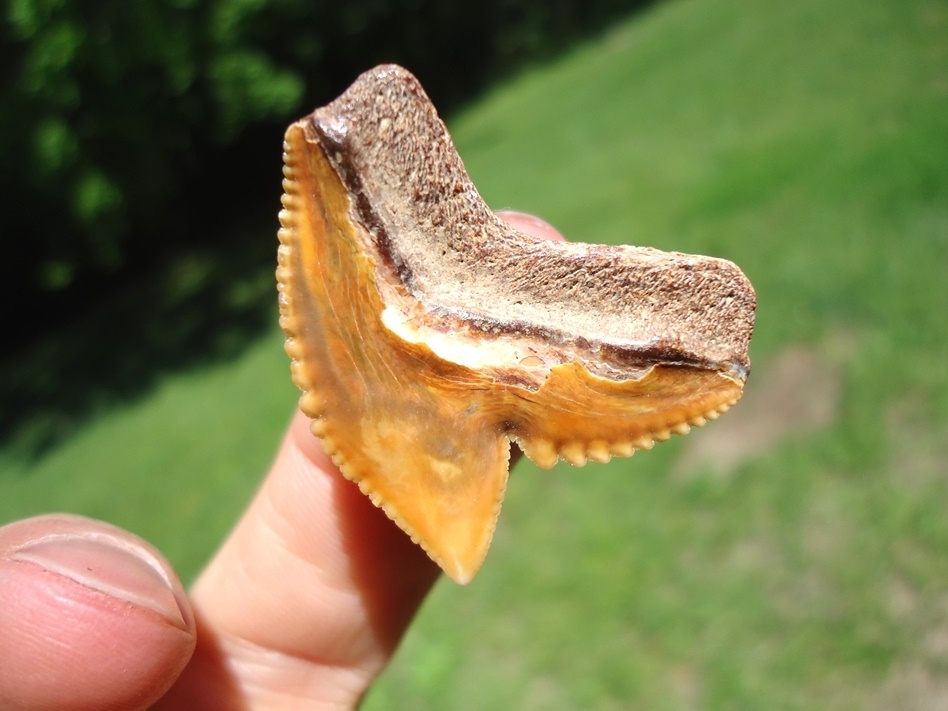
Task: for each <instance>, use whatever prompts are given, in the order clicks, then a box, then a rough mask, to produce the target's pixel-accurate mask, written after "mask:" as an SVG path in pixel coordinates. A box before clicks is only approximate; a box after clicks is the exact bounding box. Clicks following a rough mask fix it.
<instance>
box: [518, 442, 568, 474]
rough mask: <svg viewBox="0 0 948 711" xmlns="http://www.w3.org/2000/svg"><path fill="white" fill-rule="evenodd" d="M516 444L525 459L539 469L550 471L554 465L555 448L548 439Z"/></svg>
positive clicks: (555, 458) (555, 459) (555, 457)
mask: <svg viewBox="0 0 948 711" xmlns="http://www.w3.org/2000/svg"><path fill="white" fill-rule="evenodd" d="M517 444H518V445H519V446H520V449H522V450H523V453H524V454H526V455H527V458H528V459H530V461H531V462H533V463H534V464H536V465H537V466H538V467H540V468H541V469H551V468H552V467H553V465H554V464H556V461H557V459H558V457H557V455H556V447H554V446H553V443H552V442H550V441H549V440H548V439H525V440H517Z"/></svg>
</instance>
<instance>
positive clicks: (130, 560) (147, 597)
mask: <svg viewBox="0 0 948 711" xmlns="http://www.w3.org/2000/svg"><path fill="white" fill-rule="evenodd" d="M7 557H8V558H9V559H11V560H15V561H22V562H26V563H33V564H35V565H38V566H40V567H42V568H44V569H45V570H48V571H49V572H51V573H55V574H57V575H62V576H63V577H65V578H69V579H70V580H74V581H75V582H77V583H79V584H80V585H83V586H85V587H87V588H90V589H92V590H96V591H98V592H101V593H104V594H106V595H109V596H111V597H114V598H117V599H119V600H123V601H125V602H128V603H131V604H132V605H137V606H139V607H143V608H146V609H149V610H152V611H153V612H156V613H157V614H159V615H161V616H162V617H163V618H164V619H165V620H167V621H168V622H169V623H170V624H172V625H174V626H175V627H178V628H180V629H183V630H186V629H187V624H186V623H185V621H184V615H183V614H182V612H181V606H180V605H179V604H178V600H177V598H176V597H175V587H176V586H175V583H174V582H173V581H172V580H170V579H169V578H168V575H167V573H166V572H165V571H164V569H163V567H162V565H161V563H160V562H159V561H158V560H157V559H156V558H155V556H154V554H152V553H151V552H150V551H148V550H147V549H145V548H144V547H142V546H138V545H136V544H135V543H134V542H133V541H128V540H123V539H119V538H116V537H114V536H110V535H108V534H106V533H98V532H90V533H79V534H72V533H65V534H53V535H50V536H44V537H42V538H39V539H37V540H35V541H30V542H29V543H26V544H25V545H22V546H19V547H18V548H15V549H13V550H12V551H10V553H9V554H8V555H7Z"/></svg>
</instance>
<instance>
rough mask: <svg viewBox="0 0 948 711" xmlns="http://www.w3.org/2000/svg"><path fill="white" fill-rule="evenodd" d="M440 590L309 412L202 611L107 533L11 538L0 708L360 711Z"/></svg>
mask: <svg viewBox="0 0 948 711" xmlns="http://www.w3.org/2000/svg"><path fill="white" fill-rule="evenodd" d="M500 215H501V217H503V219H505V220H506V221H507V222H508V223H510V224H512V225H513V226H514V227H516V228H517V229H519V230H521V231H523V232H527V233H530V234H533V235H534V236H537V237H545V238H548V239H562V237H561V236H560V235H559V234H558V233H557V232H556V231H555V230H554V229H553V228H552V227H550V226H549V225H546V224H545V223H543V222H541V221H539V220H537V219H536V218H533V217H531V216H529V215H523V214H520V213H512V212H505V213H500ZM438 575H439V570H438V568H437V566H436V565H435V564H434V563H432V562H431V560H430V559H429V558H428V557H427V556H426V555H425V553H424V552H423V551H422V550H421V549H420V548H419V547H418V546H416V545H415V544H413V543H412V542H411V540H410V539H409V538H408V537H407V536H405V535H404V534H403V533H402V532H401V531H400V530H399V529H398V528H397V527H396V526H395V524H394V523H392V522H391V521H390V520H389V519H388V518H387V517H386V516H385V514H384V513H383V512H382V511H381V510H380V509H377V508H376V507H375V506H373V505H372V503H371V502H370V501H369V499H368V498H367V497H366V496H364V495H363V494H362V493H361V492H360V491H359V489H358V487H357V486H356V485H354V484H353V483H351V482H349V481H348V480H346V479H345V478H344V477H343V476H342V474H341V473H340V472H339V470H338V469H337V468H336V467H335V465H333V463H332V461H331V460H330V459H329V458H328V457H327V456H326V455H325V454H324V453H323V451H322V449H321V448H320V444H319V441H318V440H317V439H316V438H315V437H313V435H312V434H310V432H309V427H308V420H307V418H305V417H304V416H303V415H301V414H300V413H297V415H296V416H295V417H294V419H293V421H292V423H291V424H290V427H289V430H288V432H287V435H286V437H285V438H284V441H283V444H282V446H281V448H280V450H279V453H278V455H277V457H276V460H275V462H274V464H273V467H272V469H271V470H270V473H269V475H268V476H267V477H266V479H265V480H264V482H263V484H262V486H261V488H260V490H259V492H258V493H257V495H256V496H255V498H254V500H253V501H252V503H251V504H250V506H249V508H248V509H247V511H246V512H245V513H244V515H243V517H242V519H241V521H240V522H239V523H238V524H237V526H236V528H235V529H234V531H233V532H232V533H231V534H230V536H229V537H228V539H227V540H226V541H225V542H224V544H223V545H222V547H221V548H220V550H219V551H218V552H217V554H216V555H215V557H214V558H213V560H212V561H211V562H210V564H209V565H208V567H207V568H206V570H205V571H204V572H203V573H202V574H201V576H200V577H199V578H198V580H197V582H196V583H195V584H194V587H193V589H192V590H191V593H190V597H189V596H188V595H186V594H185V592H184V590H183V588H182V586H181V583H180V582H179V580H178V578H177V576H176V575H175V573H174V571H173V570H172V569H171V566H170V565H169V564H168V563H167V561H165V560H164V558H163V557H162V556H161V554H160V553H158V552H157V551H156V550H155V549H154V548H152V547H151V546H150V545H149V544H147V543H145V542H144V541H142V540H140V539H139V538H137V537H136V536H134V535H132V534H131V533H128V532H127V531H123V530H121V529H118V528H115V527H114V526H110V525H108V524H106V523H102V522H99V521H93V520H90V519H86V518H82V517H78V516H69V515H64V514H58V515H51V516H40V517H37V518H32V519H26V520H23V521H19V522H16V523H12V524H9V525H7V526H4V527H2V528H0V711H6V710H7V709H11V710H12V709H16V710H17V711H31V710H33V709H57V710H58V711H70V710H72V709H77V710H78V709H82V710H83V711H94V710H96V709H102V710H103V711H105V710H108V711H120V710H131V709H144V708H148V707H152V706H153V707H154V708H157V709H163V708H167V709H177V710H180V711H187V710H188V709H202V710H205V711H214V710H215V709H241V710H246V711H250V710H258V709H259V710H262V709H277V708H279V709H294V708H306V709H351V708H353V707H355V706H356V705H357V704H358V702H359V699H361V698H362V696H363V695H364V694H365V692H366V690H367V689H368V687H369V685H370V684H371V682H372V681H373V680H374V679H375V678H376V676H378V674H379V673H380V672H381V671H382V669H384V667H385V665H386V664H387V663H388V661H389V660H390V659H391V656H392V654H393V652H394V650H395V648H396V647H397V645H398V642H399V641H400V639H401V637H402V635H403V634H404V632H405V630H406V628H407V626H408V624H409V623H410V621H411V619H412V617H413V616H414V614H415V612H416V610H417V609H418V606H419V605H420V604H421V602H422V600H423V599H424V597H425V595H426V594H427V592H428V590H429V589H430V588H431V586H432V584H433V583H434V581H435V580H436V579H437V577H438Z"/></svg>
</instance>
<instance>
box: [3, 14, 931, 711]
mask: <svg viewBox="0 0 948 711" xmlns="http://www.w3.org/2000/svg"><path fill="white" fill-rule="evenodd" d="M449 123H450V126H451V128H452V131H453V133H454V136H455V139H456V141H457V144H458V147H459V149H460V151H461V153H462V155H463V156H464V158H465V161H466V164H467V166H468V168H469V170H470V172H471V174H472V176H473V178H474V181H475V183H476V184H477V185H478V186H479V187H480V188H481V190H482V193H483V194H484V196H485V198H487V200H488V202H489V203H490V204H491V205H492V206H494V207H497V208H500V207H508V206H510V207H516V208H518V209H523V210H530V211H534V212H536V213H538V214H540V215H543V216H544V217H546V218H547V219H549V220H550V221H551V222H553V223H554V224H555V225H557V226H558V227H559V228H560V229H561V230H562V231H563V232H564V233H565V234H566V235H567V236H568V237H570V238H571V239H575V240H585V241H593V242H612V243H617V242H630V243H635V244H649V245H653V246H656V247H661V248H665V249H675V250H680V251H688V252H700V253H708V254H714V255H718V256H724V257H728V258H730V259H733V260H734V261H736V262H737V263H738V264H740V265H741V266H742V267H743V268H744V269H745V271H746V272H747V274H748V275H749V276H750V278H751V280H752V281H753V282H754V284H755V286H756V288H757V291H758V298H759V310H758V326H757V331H756V335H755V339H754V345H753V351H752V356H753V358H754V368H755V372H754V375H752V377H751V381H750V383H749V385H748V390H749V391H750V389H751V388H753V387H754V386H755V382H765V381H766V379H767V374H768V368H769V367H770V366H771V365H772V364H773V363H775V361H776V360H777V358H778V355H779V354H780V353H781V352H782V351H783V350H784V349H785V348H787V347H789V346H798V345H803V346H805V347H807V348H809V349H810V350H811V351H812V352H814V353H816V354H817V355H818V357H819V358H820V359H821V360H822V361H824V362H825V363H826V364H827V368H828V370H829V371H830V372H832V373H833V374H834V377H835V378H836V380H837V381H838V387H839V399H838V403H837V405H836V410H835V413H834V415H835V416H834V417H833V420H832V423H831V425H829V426H828V427H824V428H822V429H819V430H817V431H809V432H807V431H800V432H797V433H791V436H789V437H785V438H783V439H781V440H780V441H778V442H777V444H776V445H775V446H774V447H772V448H771V449H770V450H768V451H767V452H765V453H764V454H762V455H759V456H756V457H753V458H751V459H749V460H745V461H743V462H742V464H741V465H740V466H739V468H738V469H737V470H736V471H733V472H730V473H724V474H722V473H715V472H714V471H713V468H712V467H711V466H710V465H709V466H707V467H705V468H704V469H701V470H700V471H697V472H694V473H692V474H690V475H688V476H678V475H675V474H674V471H675V465H676V462H677V461H678V460H679V457H680V456H681V454H682V452H683V447H685V446H687V442H688V440H681V441H675V442H672V443H668V444H665V445H661V446H660V447H658V448H656V450H654V451H653V452H649V453H646V454H639V455H637V456H636V457H634V458H633V459H631V460H621V461H616V462H613V463H612V464H610V465H607V466H598V465H589V466H587V467H586V468H585V469H582V470H577V469H572V468H570V467H568V466H560V467H558V468H556V469H555V470H554V471H552V472H539V471H537V470H536V469H535V468H533V467H531V466H530V465H529V464H528V463H525V464H524V465H521V466H520V468H519V469H518V470H517V472H516V473H515V475H514V476H513V478H512V481H511V486H510V490H509V493H508V497H507V502H506V504H505V507H504V513H503V515H502V517H501V524H500V528H499V530H498V532H497V536H496V539H495V543H494V546H493V548H492V550H491V553H490V555H489V556H488V560H487V562H486V565H485V567H484V569H483V570H482V572H481V573H480V574H479V576H478V577H477V578H476V580H475V581H474V582H473V583H472V584H471V585H470V586H468V587H466V588H459V587H456V586H454V585H452V584H450V583H448V582H443V583H441V584H440V585H439V586H438V587H437V588H436V590H435V592H434V594H433V596H432V598H431V599H430V601H429V602H428V603H427V604H426V606H425V608H424V609H423V611H422V614H421V616H420V618H419V619H418V620H417V623H416V624H415V625H414V627H413V628H412V630H411V632H410V634H409V636H408V639H407V640H406V643H405V644H404V646H403V647H402V649H401V650H400V652H399V654H398V657H397V658H396V661H395V663H394V665H393V667H392V668H391V669H390V670H389V672H388V673H387V674H386V676H385V677H384V678H383V679H382V681H381V682H380V683H379V684H378V686H377V687H376V688H375V689H374V691H373V692H372V693H371V694H370V696H369V699H368V700H367V702H366V705H365V706H366V708H367V709H369V711H381V710H382V709H409V708H410V709H413V710H419V711H424V710H425V709H460V710H471V711H473V710H476V709H498V708H502V709H507V708H516V709H576V708H595V709H630V708H637V709H648V710H649V711H652V710H661V709H691V708H709V709H743V708H747V709H768V710H772V709H801V710H802V709H814V708H819V709H864V708H878V709H925V708H940V707H941V706H943V705H944V704H945V703H946V700H948V623H946V622H945V620H946V602H945V601H946V600H948V516H946V511H948V439H946V437H945V433H946V432H948V366H946V361H948V290H946V286H945V285H946V284H948V7H946V5H945V4H944V3H943V2H941V1H940V0H927V1H926V0H837V1H836V2H833V3H826V2H822V1H818V0H798V1H797V2H793V3H762V2H755V1H753V0H703V1H699V0H669V1H668V2H666V3H663V4H660V5H658V6H656V7H655V8H654V9H653V10H651V11H649V12H647V13H645V14H644V15H641V16H638V17H635V18H632V19H631V20H630V21H628V22H626V23H624V24H621V25H618V26H616V27H614V28H613V29H612V30H611V31H610V32H609V33H608V34H607V35H606V36H604V37H602V38H600V39H599V40H598V41H596V42H594V43H590V44H588V45H586V46H584V47H581V48H578V49H577V50H576V51H574V52H572V53H571V54H570V55H569V56H567V57H565V58H563V59H562V60H561V61H559V62H557V63H555V64H553V65H550V66H544V67H537V68H535V69H534V70H532V71H529V72H527V73H525V74H524V75H523V76H521V77H519V78H518V79H516V80H515V81H512V82H510V83H509V84H507V85H504V86H502V87H498V88H497V89H496V90H494V91H493V92H491V93H490V94H489V95H487V96H485V97H484V98H483V100H481V101H480V102H478V103H477V104H476V105H474V106H472V107H470V108H469V110H468V111H466V112H464V113H463V114H462V115H459V116H456V117H454V119H453V120H452V121H451V122H449ZM265 238H266V237H265ZM287 370H288V369H287V364H286V361H285V357H284V356H283V354H282V353H281V352H280V348H279V335H278V334H277V333H276V331H275V329H274V330H273V331H272V332H271V333H268V334H266V335H265V336H264V337H262V338H261V339H260V340H259V342H257V343H254V344H253V345H251V346H250V347H249V348H248V349H247V350H246V351H245V352H244V353H243V355H241V356H240V357H238V358H235V359H233V360H229V361H227V362H224V363H221V364H218V365H205V366H203V367H202V368H201V369H197V370H192V371H188V372H184V373H181V374H177V375H171V376H168V377H166V378H164V379H163V380H162V381H161V382H160V383H159V384H158V385H157V386H155V388H154V389H153V390H152V391H150V392H148V393H147V394H146V395H144V396H142V397H141V398H140V399H138V400H137V401H132V402H129V403H127V404H124V405H121V406H119V407H116V408H114V409H112V410H110V411H108V412H106V413H105V414H102V415H100V416H98V417H95V418H93V419H90V420H89V421H88V423H87V424H85V425H84V426H83V427H81V428H80V429H79V430H78V432H77V433H76V434H75V436H73V437H72V438H70V439H68V440H67V441H65V442H63V443H61V444H60V445H58V446H56V447H55V448H54V449H52V450H51V451H49V452H48V453H47V454H46V455H45V456H44V457H42V458H40V459H38V460H35V461H30V460H23V459H21V458H17V457H16V456H15V452H16V451H17V450H16V448H15V446H14V444H15V443H14V444H11V445H9V446H8V448H7V450H5V451H0V520H8V519H11V518H14V517H18V516H21V515H26V514H30V513H34V512H36V511H40V510H47V509H70V510H77V511H82V512H84V513H88V514H91V515H95V516H100V517H103V518H107V519H110V520H113V521H115V522H116V523H119V524H121V525H125V526H127V527H129V528H131V529H133V530H135V531H137V532H139V533H141V534H143V535H145V536H147V537H149V538H151V539H152V540H153V541H155V542H156V543H157V544H158V545H159V546H161V547H162V548H163V549H164V550H165V551H166V552H167V553H168V555H169V557H170V558H171V559H172V560H173V561H174V562H175V563H176V564H178V565H179V566H180V568H181V569H182V571H183V572H184V574H185V575H186V576H190V575H192V574H193V573H194V571H195V570H196V569H197V567H198V566H199V564H200V562H201V560H203V559H204V557H205V556H206V555H207V554H208V553H209V552H210V550H211V549H212V548H213V546H214V545H215V542H216V541H217V540H218V539H219V536H220V535H221V534H222V532H223V531H224V530H226V528H227V527H228V525H230V522H232V520H233V518H234V516H236V512H237V511H238V510H239V507H240V506H241V504H242V502H243V501H245V500H246V498H247V497H248V496H249V494H250V492H251V490H252V488H253V486H254V485H255V482H256V478H257V477H258V476H259V473H260V472H261V471H262V470H263V469H264V468H265V466H266V464H267V462H268V460H269V458H270V456H271V455H272V452H273V450H274V448H275V446H276V443H277V441H278V437H279V433H280V432H281V431H282V428H283V426H284V424H285V421H286V419H287V418H288V416H289V412H290V410H291V408H292V403H293V400H294V394H293V392H292V388H291V386H290V385H289V378H288V374H287ZM770 405H771V407H772V408H773V409H774V410H775V411H777V412H779V411H780V409H781V405H782V403H780V402H773V403H770ZM738 414H739V410H735V412H734V415H733V417H737V416H738ZM726 421H727V418H725V419H724V420H722V422H721V423H716V424H715V425H712V427H724V426H725V423H726ZM689 439H690V438H689Z"/></svg>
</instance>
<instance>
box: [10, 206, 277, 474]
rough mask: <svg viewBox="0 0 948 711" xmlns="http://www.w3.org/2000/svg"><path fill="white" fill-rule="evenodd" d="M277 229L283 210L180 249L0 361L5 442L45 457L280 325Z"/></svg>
mask: <svg viewBox="0 0 948 711" xmlns="http://www.w3.org/2000/svg"><path fill="white" fill-rule="evenodd" d="M258 212H259V211H258ZM276 230H277V221H276V210H275V209H274V210H269V211H267V212H266V213H265V214H263V215H258V216H257V217H254V218H253V219H251V220H250V221H249V222H248V223H245V224H244V225H243V226H241V227H240V229H239V232H238V233H237V234H233V235H232V236H230V237H229V238H228V240H227V243H226V244H222V243H221V242H220V241H219V242H218V243H217V244H214V245H210V246H204V247H200V248H184V249H178V250H177V251H175V252H173V253H170V254H168V255H167V256H164V257H162V258H161V259H160V261H159V262H157V263H155V264H153V265H151V266H150V267H149V268H147V269H145V270H142V273H141V275H140V277H139V278H138V279H137V280H136V281H135V282H134V283H132V284H129V285H127V286H126V287H124V288H122V289H121V290H119V291H116V292H114V293H113V294H112V295H111V296H110V297H109V299H108V300H107V301H104V302H102V303H100V304H98V305H97V306H96V307H95V308H93V309H92V310H91V311H89V312H87V313H85V314H83V315H82V316H80V317H78V318H77V319H76V320H74V321H73V322H71V323H69V324H67V325H66V326H65V327H63V328H60V329H56V330H55V331H54V332H53V333H51V334H49V335H47V336H45V337H44V338H42V339H41V340H39V341H37V342H36V343H35V344H34V345H33V346H31V347H30V348H28V349H27V350H25V351H22V352H20V353H17V354H15V355H14V356H12V357H10V358H7V359H6V360H5V361H4V362H2V363H0V447H3V448H6V450H7V452H8V453H10V454H12V455H13V456H14V457H16V458H21V459H27V460H35V459H38V458H41V457H42V455H43V453H44V452H46V451H48V450H49V449H50V448H51V447H53V446H54V445H56V444H57V443H59V442H61V441H63V440H64V439H66V438H68V437H70V436H71V435H72V434H73V433H75V432H76V431H77V430H78V429H79V428H80V427H81V426H82V424H83V422H84V421H85V420H86V419H87V418H89V417H90V416H92V415H95V414H97V413H100V412H102V411H104V410H106V409H107V408H110V407H113V406H115V405H118V404H122V403H128V402H132V401H134V400H135V399H136V398H138V397H141V396H142V395H143V394H145V393H147V392H148V391H149V390H150V389H151V388H152V387H153V386H154V385H155V383H156V382H157V380H158V379H159V378H160V377H161V376H162V375H163V374H166V373H168V372H173V371H175V370H180V369H183V368H190V367H194V366H197V365H202V364H207V363H213V362H217V361H220V360H226V359H231V358H234V357H236V356H238V355H239V354H241V353H242V352H243V351H244V350H245V348H246V347H247V346H248V345H250V344H251V343H253V342H254V340H255V339H256V338H258V337H259V336H260V335H261V334H262V333H263V332H264V331H265V330H266V329H267V328H269V327H271V326H272V325H273V324H274V323H275V322H276V318H277V306H276V280H275V277H274V270H275V268H276V248H277V240H276ZM14 306H15V307H16V305H14Z"/></svg>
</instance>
